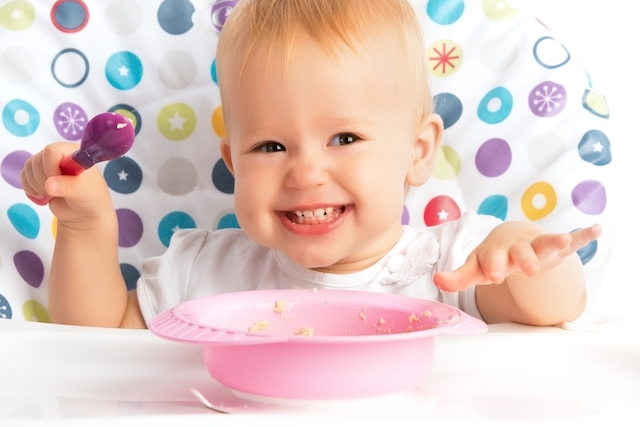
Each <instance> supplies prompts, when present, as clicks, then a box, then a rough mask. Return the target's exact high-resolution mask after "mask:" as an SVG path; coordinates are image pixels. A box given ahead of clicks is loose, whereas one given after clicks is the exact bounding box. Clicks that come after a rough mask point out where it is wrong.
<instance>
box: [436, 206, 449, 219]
mask: <svg viewBox="0 0 640 427" xmlns="http://www.w3.org/2000/svg"><path fill="white" fill-rule="evenodd" d="M447 218H449V212H447V211H445V210H444V209H442V210H441V211H440V212H438V219H439V220H440V221H446V220H447Z"/></svg>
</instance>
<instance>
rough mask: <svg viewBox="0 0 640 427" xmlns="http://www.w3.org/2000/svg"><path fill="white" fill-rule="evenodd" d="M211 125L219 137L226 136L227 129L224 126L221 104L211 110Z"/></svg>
mask: <svg viewBox="0 0 640 427" xmlns="http://www.w3.org/2000/svg"><path fill="white" fill-rule="evenodd" d="M211 126H212V127H213V131H214V132H215V133H216V135H218V136H219V137H220V138H224V137H225V136H227V129H226V128H225V127H224V116H223V115H222V106H219V107H218V108H216V109H215V110H214V111H213V115H212V116H211Z"/></svg>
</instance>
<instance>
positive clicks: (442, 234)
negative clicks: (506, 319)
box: [432, 212, 502, 319]
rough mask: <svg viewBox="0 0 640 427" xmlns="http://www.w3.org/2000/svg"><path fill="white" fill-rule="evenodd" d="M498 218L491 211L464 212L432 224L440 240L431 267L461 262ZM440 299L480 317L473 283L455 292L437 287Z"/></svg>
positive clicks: (449, 266)
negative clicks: (451, 219)
mask: <svg viewBox="0 0 640 427" xmlns="http://www.w3.org/2000/svg"><path fill="white" fill-rule="evenodd" d="M501 223H502V221H501V220H500V219H498V218H496V217H494V216H491V215H478V214H476V213H475V212H467V213H465V214H464V215H463V216H462V217H461V218H460V219H459V220H458V221H454V222H450V223H446V224H443V225H440V226H437V227H433V230H432V231H433V233H434V234H436V236H437V237H438V240H439V242H440V259H439V261H438V263H437V264H436V269H435V271H436V272H437V271H452V270H455V269H457V268H458V267H460V266H461V265H462V264H464V263H465V261H466V260H467V258H468V257H469V254H471V252H472V251H473V250H474V249H475V248H476V247H477V246H478V245H479V244H480V243H481V242H482V241H483V240H484V239H485V238H486V237H487V235H488V234H489V233H490V232H491V230H493V229H494V228H495V227H497V226H498V225H499V224H501ZM440 293H441V295H442V302H444V303H445V304H449V305H452V306H454V307H457V308H459V309H460V310H462V311H464V312H465V313H467V314H469V315H471V316H473V317H475V318H477V319H482V315H481V314H480V310H479V309H478V304H477V303H476V286H475V285H474V286H471V287H469V288H467V289H464V290H462V291H459V292H445V291H440Z"/></svg>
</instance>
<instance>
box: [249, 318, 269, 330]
mask: <svg viewBox="0 0 640 427" xmlns="http://www.w3.org/2000/svg"><path fill="white" fill-rule="evenodd" d="M262 331H273V324H272V323H271V322H269V321H268V320H258V321H257V322H256V323H254V324H253V325H251V327H250V328H249V332H262Z"/></svg>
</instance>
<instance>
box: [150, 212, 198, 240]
mask: <svg viewBox="0 0 640 427" xmlns="http://www.w3.org/2000/svg"><path fill="white" fill-rule="evenodd" d="M185 228H196V222H195V221H194V220H193V218H191V217H190V216H189V215H188V214H186V213H185V212H180V211H176V212H171V213H169V214H167V215H166V216H165V217H164V218H162V220H161V221H160V224H159V225H158V237H159V238H160V241H161V242H162V244H163V245H165V246H167V247H168V246H169V241H170V240H171V236H173V233H174V232H176V231H178V230H180V229H185Z"/></svg>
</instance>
